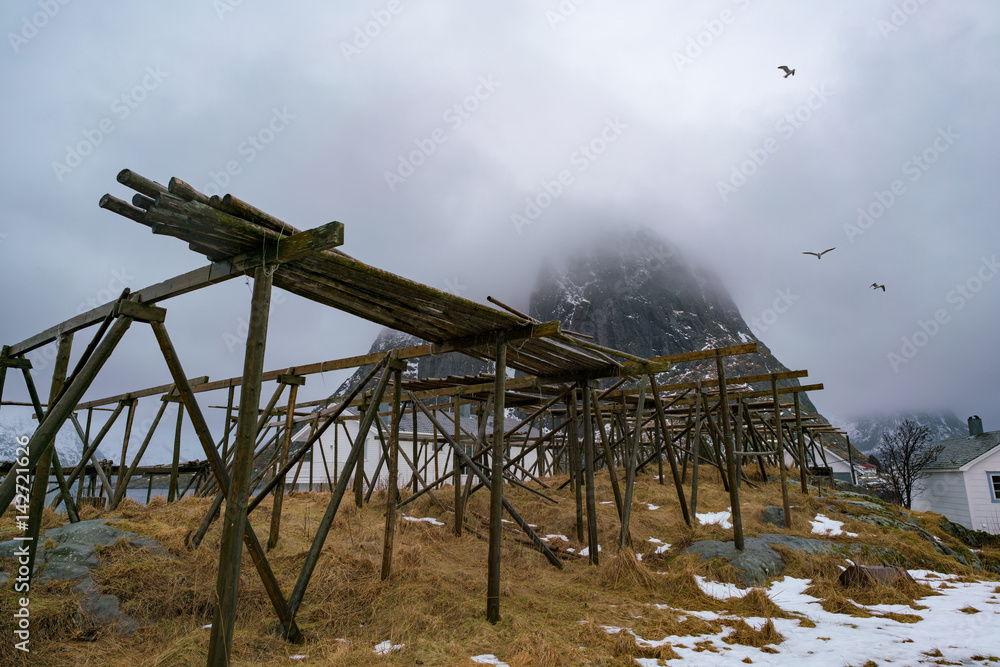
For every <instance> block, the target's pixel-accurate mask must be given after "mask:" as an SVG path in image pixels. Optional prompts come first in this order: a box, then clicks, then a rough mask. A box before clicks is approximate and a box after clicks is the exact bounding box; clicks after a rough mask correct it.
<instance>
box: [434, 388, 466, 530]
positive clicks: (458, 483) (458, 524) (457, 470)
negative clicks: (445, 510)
mask: <svg viewBox="0 0 1000 667" xmlns="http://www.w3.org/2000/svg"><path fill="white" fill-rule="evenodd" d="M460 400H461V399H460V398H459V396H458V394H456V395H455V398H454V401H453V402H452V405H453V406H454V407H453V408H452V413H451V414H452V417H453V418H454V421H455V442H457V443H458V444H462V440H461V431H460V428H461V426H460V424H459V416H458V414H459V409H460V408H461V403H460ZM436 433H437V431H435V434H436ZM445 462H447V459H445ZM453 463H454V471H453V474H454V482H455V537H461V536H462V524H463V522H464V521H465V517H464V516H463V515H464V511H463V510H464V509H465V508H464V507H463V506H462V475H461V471H462V459H461V458H460V457H459V455H458V452H457V451H456V452H455V453H454V461H453ZM434 467H435V469H436V468H437V453H436V452H435V454H434ZM434 474H435V475H437V470H435V471H434Z"/></svg>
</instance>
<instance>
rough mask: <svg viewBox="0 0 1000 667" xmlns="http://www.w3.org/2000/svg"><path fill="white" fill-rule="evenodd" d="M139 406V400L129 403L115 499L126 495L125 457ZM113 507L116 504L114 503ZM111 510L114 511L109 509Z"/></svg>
mask: <svg viewBox="0 0 1000 667" xmlns="http://www.w3.org/2000/svg"><path fill="white" fill-rule="evenodd" d="M138 405H139V399H138V398H133V399H132V400H131V401H129V402H128V415H127V416H126V417H125V437H124V438H122V456H121V458H120V459H118V479H116V480H115V498H117V497H118V495H119V494H120V493H125V489H124V487H123V484H126V483H128V466H127V465H125V455H126V454H127V453H128V440H129V438H130V437H131V436H132V422H133V421H134V420H135V409H136V407H137V406H138ZM111 504H112V505H114V504H115V503H114V502H112V503H111ZM109 509H114V508H113V507H109Z"/></svg>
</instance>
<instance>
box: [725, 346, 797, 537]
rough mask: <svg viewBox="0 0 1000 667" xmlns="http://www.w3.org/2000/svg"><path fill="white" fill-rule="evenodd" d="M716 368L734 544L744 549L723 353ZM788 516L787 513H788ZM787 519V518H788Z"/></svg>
mask: <svg viewBox="0 0 1000 667" xmlns="http://www.w3.org/2000/svg"><path fill="white" fill-rule="evenodd" d="M715 370H716V373H717V374H718V377H719V393H720V395H721V400H722V402H721V403H720V408H721V412H722V439H723V442H724V444H725V447H726V469H727V470H728V473H729V475H728V476H729V504H730V506H731V507H732V513H733V544H734V545H735V546H736V548H737V549H739V550H740V551H743V546H744V545H743V516H742V513H741V508H740V491H739V488H738V487H737V486H736V475H737V472H736V457H735V456H733V434H732V432H731V431H730V428H729V392H728V391H727V390H726V371H725V369H724V368H723V366H722V355H720V354H719V352H718V350H716V352H715ZM786 517H787V514H786ZM786 520H787V519H786Z"/></svg>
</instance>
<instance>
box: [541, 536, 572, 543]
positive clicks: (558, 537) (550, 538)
mask: <svg viewBox="0 0 1000 667" xmlns="http://www.w3.org/2000/svg"><path fill="white" fill-rule="evenodd" d="M541 539H543V540H545V541H546V542H548V541H549V540H556V539H559V540H562V541H563V542H569V538H568V537H566V536H565V535H555V534H553V535H545V536H544V537H542V538H541Z"/></svg>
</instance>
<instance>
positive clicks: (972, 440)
mask: <svg viewBox="0 0 1000 667" xmlns="http://www.w3.org/2000/svg"><path fill="white" fill-rule="evenodd" d="M936 444H938V445H944V450H943V451H942V452H941V454H940V455H939V456H938V457H937V460H936V461H934V462H933V463H932V464H930V465H929V466H927V470H954V469H958V468H962V467H964V466H966V465H967V464H969V463H972V462H973V461H975V460H976V459H978V458H979V457H980V456H982V455H983V454H985V453H987V452H988V451H990V450H991V449H994V448H996V447H998V446H1000V431H990V432H988V433H979V434H978V435H960V436H956V437H954V438H946V439H944V440H939V441H938V442H937V443H936Z"/></svg>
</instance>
